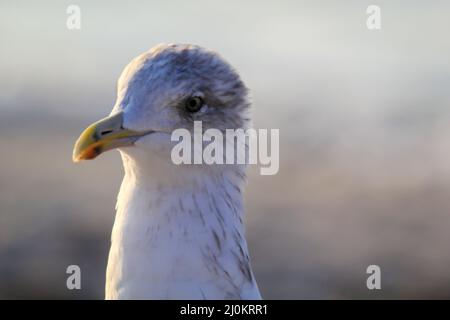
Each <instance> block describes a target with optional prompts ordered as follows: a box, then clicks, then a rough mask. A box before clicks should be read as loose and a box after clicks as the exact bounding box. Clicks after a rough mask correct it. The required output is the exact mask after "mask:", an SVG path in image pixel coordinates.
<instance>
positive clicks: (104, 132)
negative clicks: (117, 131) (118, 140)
mask: <svg viewBox="0 0 450 320" xmlns="http://www.w3.org/2000/svg"><path fill="white" fill-rule="evenodd" d="M111 132H113V131H112V130H104V131H102V132H100V135H102V136H104V135H105V134H108V133H111Z"/></svg>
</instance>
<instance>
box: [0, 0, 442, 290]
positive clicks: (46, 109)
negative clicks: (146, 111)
mask: <svg viewBox="0 0 450 320" xmlns="http://www.w3.org/2000/svg"><path fill="white" fill-rule="evenodd" d="M70 4H76V5H78V6H79V7H80V9H81V29H80V30H68V29H67V27H66V20H67V18H68V16H69V15H68V14H67V13H66V9H67V7H68V6H69V5H70ZM370 4H376V5H378V6H380V8H381V30H376V31H374V30H368V29H367V27H366V19H367V17H368V15H367V14H366V9H367V7H368V6H369V5H370ZM449 12H450V3H449V2H448V1H395V3H394V2H393V1H381V0H378V1H376V3H373V2H372V1H361V0H359V1H345V2H343V1H320V3H319V2H318V1H312V0H311V1H272V2H268V1H245V2H244V1H206V0H205V1H189V2H187V1H181V0H178V1H165V2H162V1H145V2H144V1H127V2H121V3H112V2H111V1H98V2H97V1H96V2H95V3H93V2H92V1H87V0H85V1H81V0H76V1H72V0H71V1H56V0H55V1H41V2H29V1H3V0H2V1H1V2H0V48H1V49H0V74H1V77H0V150H1V157H0V298H3V299H14V298H31V299H42V298H62V299H76V298H83V299H102V298H103V292H104V284H105V279H104V278H105V268H106V263H107V254H108V249H109V239H110V233H111V228H112V224H113V219H114V205H115V200H116V194H117V191H118V188H119V185H120V181H121V179H122V174H123V172H122V166H121V161H120V157H119V154H118V152H110V153H107V154H104V155H102V156H101V158H99V159H98V161H94V162H86V163H82V164H79V165H74V164H73V163H72V161H71V154H72V147H73V144H74V142H75V140H76V138H77V137H78V135H79V133H80V132H81V130H82V129H83V128H84V127H85V126H86V125H87V124H90V123H91V122H92V121H93V120H97V119H98V118H100V117H103V116H105V115H107V114H108V113H109V111H110V109H111V107H112V106H113V104H114V101H115V89H116V81H117V78H118V76H119V75H120V73H121V71H122V69H123V67H124V66H125V65H126V64H127V63H128V61H130V60H131V59H132V58H133V57H135V56H136V55H138V54H140V53H142V52H144V51H146V50H148V49H149V48H151V47H152V46H154V45H156V44H158V43H161V42H182V43H194V44H198V45H201V46H204V47H207V48H210V49H213V50H216V51H218V52H220V53H221V55H222V56H224V57H225V58H226V59H227V60H228V61H229V62H230V63H231V64H232V65H234V66H235V67H236V68H237V69H238V70H239V72H240V74H241V75H242V78H243V79H244V81H245V82H246V84H247V86H248V87H249V88H251V92H252V97H253V102H254V109H253V116H254V124H255V127H256V128H279V129H280V139H281V146H280V157H281V158H280V160H281V164H280V171H279V173H278V174H277V175H275V176H260V175H259V174H258V170H257V169H258V168H257V167H252V168H251V170H250V171H251V174H250V176H249V181H248V186H247V190H246V209H247V216H246V217H247V235H248V239H249V246H250V251H251V256H252V260H253V267H254V271H255V274H256V277H257V279H258V282H259V286H260V289H261V291H262V294H263V296H264V297H265V298H271V299H284V298H290V299H314V298H325V299H334V298H337V299H359V298H368V299H372V298H373V299H376V298H395V299H406V298H450V247H449V246H450V232H449V230H450V162H449V158H450V157H449V156H450V148H449V142H450V37H449V36H448V33H449V31H450V20H449V19H448V14H449ZM71 264H76V265H79V266H80V267H81V270H82V290H79V291H77V290H73V291H69V290H67V288H66V278H67V274H66V267H67V266H68V265H71ZM371 264H376V265H379V266H380V267H381V272H382V276H381V286H382V289H381V290H372V291H369V290H368V289H367V287H366V279H367V277H368V275H367V274H366V268H367V266H369V265H371Z"/></svg>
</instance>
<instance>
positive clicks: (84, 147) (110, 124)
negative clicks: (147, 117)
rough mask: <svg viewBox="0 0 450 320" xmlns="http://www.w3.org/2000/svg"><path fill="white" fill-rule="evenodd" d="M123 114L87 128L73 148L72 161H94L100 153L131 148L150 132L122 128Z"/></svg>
mask: <svg viewBox="0 0 450 320" xmlns="http://www.w3.org/2000/svg"><path fill="white" fill-rule="evenodd" d="M122 125H123V113H122V112H119V113H116V114H114V115H112V116H109V117H106V118H104V119H102V120H100V121H97V122H95V123H93V124H91V125H90V126H89V127H87V129H86V130H84V131H83V133H81V135H80V137H79V138H78V140H77V142H76V143H75V146H74V148H73V157H72V159H73V161H74V162H79V161H81V160H90V159H94V158H95V157H97V156H98V155H100V154H101V153H103V152H105V151H107V150H111V149H115V148H119V147H124V146H131V145H133V143H134V142H135V141H136V140H137V139H138V138H139V137H142V136H144V135H146V134H148V133H150V132H151V131H145V132H142V131H133V130H128V129H124V128H123V126H122Z"/></svg>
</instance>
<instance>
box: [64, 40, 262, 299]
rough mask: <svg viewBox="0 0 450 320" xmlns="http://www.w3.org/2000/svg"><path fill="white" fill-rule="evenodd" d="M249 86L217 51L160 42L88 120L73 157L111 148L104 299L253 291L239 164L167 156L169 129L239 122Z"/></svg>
mask: <svg viewBox="0 0 450 320" xmlns="http://www.w3.org/2000/svg"><path fill="white" fill-rule="evenodd" d="M249 109H250V102H249V98H248V89H247V87H246V86H245V85H244V83H243V81H242V80H241V78H240V77H239V75H238V73H237V72H236V71H235V69H233V67H231V65H230V64H228V63H227V62H226V61H225V60H224V59H223V58H222V57H221V56H219V55H218V54H217V53H215V52H213V51H210V50H207V49H204V48H202V47H199V46H196V45H188V44H160V45H157V46H156V47H153V48H152V49H150V50H149V51H148V52H145V53H143V54H141V55H139V56H138V57H136V58H135V59H133V60H132V61H131V62H130V63H129V64H128V65H127V66H126V67H125V69H124V71H123V72H122V74H121V76H120V77H119V80H118V85H117V100H116V103H115V105H114V107H113V109H112V112H111V113H110V115H109V116H108V117H106V118H104V119H102V120H100V121H97V122H95V123H94V124H92V125H90V126H89V127H87V129H86V130H84V131H83V133H82V134H81V135H80V137H79V138H78V140H77V141H76V143H75V146H74V150H73V160H74V162H78V161H81V160H87V159H94V158H96V157H97V156H98V155H100V154H101V153H103V152H105V151H107V150H111V149H118V150H119V152H120V154H121V158H122V162H123V167H124V178H123V181H122V184H121V187H120V191H119V194H118V197H117V204H116V217H115V221H114V226H113V230H112V234H111V248H110V251H109V257H108V266H107V270H106V288H105V299H108V300H109V299H213V300H221V299H261V295H260V292H259V289H258V285H257V283H256V280H255V277H254V274H253V271H252V268H251V263H250V257H249V251H248V247H247V242H246V238H245V226H244V219H243V218H244V217H243V213H244V210H243V188H244V184H245V182H246V166H245V165H242V164H222V165H219V164H210V165H206V164H191V165H189V164H174V163H173V161H171V150H172V148H173V146H174V143H175V142H174V141H172V139H171V133H172V132H173V131H174V130H176V129H178V128H184V129H187V130H189V132H193V128H194V121H202V125H203V128H204V129H208V128H215V129H219V130H221V131H223V132H225V130H226V129H239V128H244V129H245V128H248V127H249V126H250V125H251V118H250V115H249Z"/></svg>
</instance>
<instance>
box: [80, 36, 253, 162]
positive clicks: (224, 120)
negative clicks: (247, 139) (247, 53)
mask: <svg viewBox="0 0 450 320" xmlns="http://www.w3.org/2000/svg"><path fill="white" fill-rule="evenodd" d="M248 109H249V102H248V97H247V88H246V87H245V85H244V83H243V82H242V80H241V79H240V77H239V75H238V74H237V73H236V71H235V70H234V69H233V68H232V67H231V66H230V65H229V64H228V63H227V62H226V61H225V60H224V59H222V58H221V57H220V56H219V55H218V54H217V53H215V52H213V51H209V50H206V49H203V48H201V47H198V46H194V45H182V44H161V45H158V46H156V47H154V48H152V49H151V50H150V51H148V52H146V53H143V54H141V55H139V56H138V57H136V58H135V59H133V60H132V61H131V62H130V63H129V64H128V65H127V66H126V67H125V69H124V71H123V72H122V74H121V76H120V78H119V80H118V85H117V100H116V103H115V105H114V107H113V109H112V112H111V114H110V115H109V116H108V117H106V118H104V119H102V120H99V121H97V122H95V123H93V124H92V125H90V126H89V127H88V128H87V129H86V130H84V132H83V133H82V134H81V135H80V137H79V138H78V140H77V142H76V144H75V147H74V151H73V160H74V161H75V162H78V161H81V160H87V159H94V158H96V157H97V156H98V155H100V154H102V153H103V152H105V151H107V150H111V149H116V148H118V149H119V150H120V151H121V153H122V156H124V157H127V158H130V159H132V160H134V161H135V162H139V161H147V162H148V158H153V159H154V158H155V157H156V158H160V159H166V160H167V159H169V160H170V150H171V149H172V147H173V145H174V142H173V141H171V134H172V132H173V131H174V130H176V129H179V128H183V129H187V130H189V131H190V132H191V134H193V128H194V121H202V128H203V130H206V129H208V128H215V129H219V130H220V131H222V132H225V129H238V128H246V127H247V126H248V122H249V121H250V120H249V116H248ZM143 159H145V160H143Z"/></svg>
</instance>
